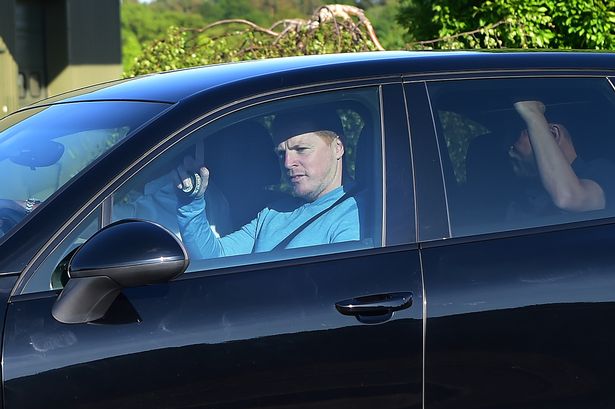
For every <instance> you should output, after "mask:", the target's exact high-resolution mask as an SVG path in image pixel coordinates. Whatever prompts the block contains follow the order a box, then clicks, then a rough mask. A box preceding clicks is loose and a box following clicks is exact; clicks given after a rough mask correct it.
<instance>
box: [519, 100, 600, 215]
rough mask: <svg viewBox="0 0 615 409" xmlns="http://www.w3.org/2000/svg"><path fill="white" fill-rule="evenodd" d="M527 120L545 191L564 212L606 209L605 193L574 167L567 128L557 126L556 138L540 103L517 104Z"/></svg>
mask: <svg viewBox="0 0 615 409" xmlns="http://www.w3.org/2000/svg"><path fill="white" fill-rule="evenodd" d="M515 109H516V110H517V112H518V113H519V114H520V115H521V117H522V118H523V120H524V121H525V123H526V125H527V129H528V133H529V138H530V141H531V145H532V150H533V152H534V157H535V158H536V165H537V167H538V172H539V174H540V178H541V181H542V183H543V186H544V187H545V190H546V191H547V193H548V194H549V196H550V197H551V199H552V200H553V203H554V204H555V205H556V206H557V207H559V208H560V209H564V210H569V211H575V212H582V211H588V210H598V209H603V208H604V206H605V198H604V191H603V190H602V188H601V187H600V185H599V184H598V183H596V182H595V181H593V180H590V179H579V178H578V177H577V175H576V173H575V172H574V170H573V169H572V167H571V166H570V164H571V163H572V161H573V160H574V159H575V158H576V152H575V151H574V147H573V145H572V141H571V139H570V136H569V135H568V134H567V131H566V130H565V128H562V127H558V126H557V125H555V128H554V132H555V133H556V134H555V136H554V134H553V132H552V130H551V128H550V125H549V123H548V122H547V119H546V118H545V116H544V109H545V107H544V104H543V103H542V102H540V101H522V102H517V103H515Z"/></svg>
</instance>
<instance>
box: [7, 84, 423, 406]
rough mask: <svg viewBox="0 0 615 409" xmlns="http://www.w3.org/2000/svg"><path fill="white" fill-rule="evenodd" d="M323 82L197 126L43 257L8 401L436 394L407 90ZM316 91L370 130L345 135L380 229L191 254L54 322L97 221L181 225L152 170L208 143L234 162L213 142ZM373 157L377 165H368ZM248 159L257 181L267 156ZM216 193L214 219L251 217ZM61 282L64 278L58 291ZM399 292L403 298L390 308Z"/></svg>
mask: <svg viewBox="0 0 615 409" xmlns="http://www.w3.org/2000/svg"><path fill="white" fill-rule="evenodd" d="M329 88H331V86H329ZM317 91H318V92H313V91H312V92H311V93H310V94H306V95H301V94H297V95H290V96H289V95H285V98H284V99H283V100H281V101H277V100H275V99H273V98H272V97H271V96H269V97H267V98H268V100H265V101H264V102H263V101H259V103H258V104H254V105H255V106H253V107H249V108H245V109H239V110H237V111H236V112H234V113H232V114H231V115H228V116H226V117H224V118H221V119H219V120H214V121H213V122H211V123H209V122H207V123H206V122H205V121H203V122H202V124H197V125H196V126H195V127H193V128H192V130H193V132H192V131H191V133H185V134H180V135H179V136H178V137H177V138H178V139H177V144H176V145H175V146H174V147H172V148H171V149H169V150H168V151H167V152H164V153H162V154H161V155H160V156H158V157H156V158H154V159H153V160H149V159H148V160H146V161H145V162H151V164H150V165H148V166H146V167H144V168H143V169H140V168H139V167H136V169H137V170H136V171H135V172H133V176H132V177H131V178H129V179H128V181H126V182H125V183H123V184H122V185H120V186H116V187H113V188H111V190H110V195H108V196H107V198H106V199H105V200H104V201H103V202H101V203H100V205H99V206H98V207H96V209H95V210H94V211H93V212H92V213H90V214H89V215H87V216H83V218H82V221H81V222H80V223H79V224H78V225H77V227H76V228H74V229H72V230H71V231H70V232H68V231H67V232H64V233H62V234H64V235H65V236H66V238H65V239H64V241H63V242H62V243H61V244H60V245H58V246H57V248H56V250H54V251H53V252H52V253H51V254H50V255H49V256H48V257H47V258H46V259H45V260H41V261H40V262H38V263H33V264H32V265H33V266H34V267H33V268H32V270H31V271H29V272H28V274H29V275H28V276H27V277H25V278H24V279H23V280H22V281H21V283H22V284H21V285H22V287H21V288H20V290H19V291H17V294H15V295H13V297H12V298H11V301H10V304H9V306H8V312H7V317H6V324H5V333H4V347H3V351H2V353H3V386H4V402H5V407H6V408H7V409H10V408H30V407H32V408H33V407H41V406H48V407H64V408H68V407H81V408H85V407H87V408H98V407H101V408H102V407H105V408H107V407H116V408H124V407H125V408H129V407H130V408H134V407H147V408H163V407H164V408H186V407H211V408H214V407H215V408H231V407H233V408H251V407H278V408H279V407H288V408H290V407H302V408H304V407H310V408H326V407H340V408H341V407H348V408H362V407H365V408H372V407H378V408H398V407H419V406H420V405H421V404H422V376H423V369H422V365H423V361H422V347H423V345H422V343H423V321H422V317H423V310H422V304H423V302H422V300H423V296H422V278H421V270H420V263H419V257H418V250H417V246H416V244H415V237H416V235H415V231H414V205H413V200H412V198H413V191H412V183H411V181H412V177H411V166H410V162H409V157H410V155H409V140H408V133H407V126H406V125H405V124H406V122H405V121H406V117H405V111H404V104H403V90H402V87H401V85H400V84H398V83H397V84H388V85H380V84H378V83H373V84H370V85H367V86H366V85H363V86H361V87H356V88H353V87H351V86H345V87H344V88H342V89H338V90H330V89H318V90H317ZM244 102H245V101H244ZM308 103H310V104H321V106H322V107H323V109H324V108H325V107H327V106H337V108H338V111H337V113H338V115H340V117H341V118H342V119H343V120H344V128H345V133H346V137H347V138H348V139H351V138H354V139H355V142H356V139H357V138H359V141H366V142H360V143H361V144H363V145H366V147H365V148H361V147H360V146H358V145H355V146H352V148H351V145H350V143H349V145H348V147H347V153H348V155H349V156H350V152H351V151H354V153H353V154H352V155H353V158H351V159H349V161H350V163H351V165H349V166H350V169H351V170H352V172H353V173H354V175H353V176H354V178H355V179H356V181H357V182H358V183H359V182H361V180H364V181H365V183H368V184H369V185H368V187H366V188H365V191H366V192H369V193H368V198H369V199H368V202H369V206H370V209H369V211H366V212H365V214H364V217H365V218H364V219H363V220H364V221H365V226H366V227H368V228H367V229H365V233H363V232H362V240H361V241H358V242H355V243H338V244H333V245H323V246H313V247H310V248H304V249H301V248H299V249H293V250H287V251H286V252H281V253H275V254H271V255H268V254H260V255H253V254H248V255H244V256H235V257H223V258H219V259H215V260H196V259H192V260H191V264H190V267H189V269H188V271H187V272H186V273H184V274H183V275H182V276H180V277H179V278H177V279H175V280H173V281H171V282H168V283H162V284H156V285H149V286H141V287H134V288H126V289H124V290H123V291H122V293H121V295H120V296H119V297H118V298H117V299H116V300H115V302H114V303H113V304H112V305H111V307H110V309H109V310H108V311H107V314H106V315H105V316H104V317H103V318H102V319H99V320H96V321H94V322H87V323H77V324H64V323H60V322H59V321H57V320H56V319H54V317H53V316H52V308H53V306H54V303H55V302H56V300H57V297H58V293H59V292H60V291H61V287H62V285H63V283H64V282H65V280H66V276H64V275H63V274H64V272H63V271H62V268H61V267H60V268H58V265H59V264H60V263H61V261H62V259H65V257H66V254H68V253H69V252H70V251H71V250H72V249H73V248H74V247H75V245H77V244H78V243H80V242H82V241H84V240H86V239H87V238H88V237H89V236H90V235H91V230H92V229H94V230H96V226H97V225H98V223H100V222H101V221H102V224H106V223H108V222H110V221H112V220H121V219H123V218H126V217H140V218H144V219H148V220H151V221H153V222H156V223H159V224H161V225H164V226H165V227H166V228H167V229H168V230H169V231H171V232H174V233H177V232H175V231H174V225H173V224H174V221H173V220H174V218H168V217H167V216H168V212H165V210H169V209H168V208H166V209H162V210H161V209H160V208H159V209H158V210H155V211H154V210H152V209H153V207H154V202H155V201H157V200H159V201H161V202H163V201H164V197H163V193H164V189H163V188H160V186H158V185H155V186H158V187H157V188H155V189H153V190H150V191H151V192H153V193H152V194H153V195H154V196H152V197H150V196H148V189H147V188H146V187H147V186H149V187H151V186H152V185H151V183H150V182H151V180H152V179H151V177H153V175H157V174H160V172H161V171H162V170H163V169H167V167H168V166H169V165H171V168H173V167H174V166H175V162H173V161H174V160H176V159H177V157H178V156H177V155H178V154H180V153H181V154H182V155H183V154H184V153H185V152H191V153H195V154H196V155H199V153H198V151H199V149H203V152H201V153H203V154H204V155H209V156H210V159H211V161H212V162H211V163H214V162H215V159H216V157H222V158H224V159H225V160H224V161H222V162H225V161H232V160H233V158H234V156H232V155H231V156H229V155H228V154H223V153H222V151H221V150H220V149H223V147H224V146H228V145H229V144H228V143H225V142H224V141H225V140H224V139H220V141H219V142H215V143H214V142H212V141H213V140H214V139H213V136H212V135H218V134H221V133H222V134H223V133H224V132H223V131H224V129H227V128H229V129H230V127H227V125H229V124H234V123H240V122H242V121H251V120H254V119H255V118H259V120H260V122H250V123H251V124H252V126H253V131H254V128H255V127H257V126H261V125H265V127H266V125H267V121H268V118H270V115H271V113H272V112H275V110H276V109H279V106H282V105H283V106H286V105H284V104H287V105H288V104H290V105H293V106H294V107H301V106H302V105H306V104H308ZM280 104H282V105H280ZM335 104H338V105H335ZM244 105H249V103H245V104H244ZM268 115H269V116H268ZM242 123H243V122H242ZM225 127H226V128H225ZM194 129H196V130H194ZM233 129H235V128H233ZM365 135H367V137H364V136H365ZM231 136H233V135H231ZM234 136H235V137H238V134H235V135H234ZM227 137H228V135H227ZM203 140H204V142H197V141H203ZM237 140H238V139H233V140H232V141H237ZM209 142H212V143H211V144H210V143H209ZM226 142H228V141H226ZM202 143H205V144H206V145H207V146H206V147H205V148H203V147H202ZM230 146H231V147H233V143H230ZM234 148H237V145H236V144H235V146H234ZM253 149H254V152H255V150H256V148H253ZM235 154H236V155H239V153H237V152H235ZM180 157H181V156H180ZM362 158H365V159H366V161H367V162H366V163H367V165H360V163H365V162H361V161H362V160H363V159H362ZM145 162H144V163H145ZM226 164H228V163H222V164H221V166H223V165H226ZM167 170H168V169H167ZM249 171H250V172H252V174H251V175H250V176H253V177H252V178H250V180H249V181H248V182H250V181H254V180H257V179H258V175H259V172H261V171H262V169H260V168H259V167H256V168H252V169H249ZM229 172H231V171H229ZM229 174H230V173H229ZM240 174H241V175H243V176H245V175H246V172H245V171H244V172H240ZM215 175H216V174H215V173H214V172H213V171H212V180H211V182H212V185H213V183H214V182H215V183H218V188H219V190H220V191H221V192H222V193H223V194H224V197H225V198H226V202H229V203H231V204H233V203H234V204H235V205H237V203H247V202H249V200H248V198H246V197H245V195H244V197H241V195H239V198H238V199H236V200H237V202H233V200H234V199H233V197H234V196H233V193H232V192H231V190H232V188H233V187H235V186H236V185H235V183H240V182H241V181H240V180H235V181H234V182H233V183H232V184H228V183H227V182H226V181H224V180H223V178H218V179H217V180H216V179H215ZM143 180H147V181H148V182H147V183H146V182H143ZM136 187H138V189H137V188H136ZM212 189H213V188H212ZM246 189H247V187H246ZM134 192H138V194H137V196H138V197H137V198H136V199H135V196H134V194H135V193H134ZM277 193H280V192H277ZM282 193H283V192H282ZM212 194H213V193H212ZM161 195H162V196H161ZM210 203H216V199H215V198H211V199H208V206H209V204H210ZM218 203H219V204H220V206H219V207H220V208H219V211H218V214H217V215H214V214H213V213H212V214H211V215H210V214H209V213H208V216H207V217H208V218H209V217H211V218H212V219H213V218H215V217H217V218H218V219H217V220H219V222H216V223H217V225H216V228H218V229H222V226H224V222H223V220H224V218H225V215H228V214H230V216H231V218H235V219H236V218H237V217H239V216H238V215H237V214H236V212H233V210H234V209H235V208H234V207H233V205H230V206H229V208H227V209H226V211H225V210H224V201H220V202H218ZM212 207H213V206H212ZM208 210H209V209H208ZM214 213H215V212H214ZM227 213H228V214H227ZM212 224H213V223H212ZM362 231H363V226H362ZM50 282H51V285H52V286H53V287H54V288H57V289H56V290H53V291H44V290H45V287H46V286H47V287H48V285H49V283H50ZM409 301H411V302H409ZM357 304H358V305H359V306H362V307H364V308H363V309H361V310H360V312H356V310H353V308H355V307H356V305H357ZM383 305H384V308H385V311H386V312H385V313H383V312H382V311H383V310H382V308H383ZM391 305H394V306H396V307H398V308H396V309H399V310H398V311H395V312H389V310H386V308H389V307H390V306H391ZM374 308H375V309H374Z"/></svg>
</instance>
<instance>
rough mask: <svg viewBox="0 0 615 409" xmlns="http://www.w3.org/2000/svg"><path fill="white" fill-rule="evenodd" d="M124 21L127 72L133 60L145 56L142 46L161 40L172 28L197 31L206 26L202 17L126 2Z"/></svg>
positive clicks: (123, 39)
mask: <svg viewBox="0 0 615 409" xmlns="http://www.w3.org/2000/svg"><path fill="white" fill-rule="evenodd" d="M121 18H122V22H121V23H122V54H123V56H122V60H123V65H124V70H125V71H126V70H130V68H131V66H132V65H133V63H134V59H135V58H136V57H137V56H138V55H140V54H141V53H142V52H143V46H144V45H145V44H147V43H149V42H151V41H153V40H155V39H157V38H160V37H162V36H163V35H164V34H165V33H166V32H167V29H168V28H169V27H170V26H181V27H188V28H196V27H203V26H204V25H205V22H204V21H203V18H202V17H201V16H200V15H199V14H187V13H183V12H180V11H171V10H166V11H165V10H156V9H155V8H153V7H152V6H150V5H147V4H139V3H137V2H123V3H122V7H121Z"/></svg>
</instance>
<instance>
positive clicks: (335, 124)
mask: <svg viewBox="0 0 615 409" xmlns="http://www.w3.org/2000/svg"><path fill="white" fill-rule="evenodd" d="M317 131H329V132H333V133H335V134H336V135H337V136H339V137H340V139H342V142H343V141H344V129H343V127H342V121H341V120H340V118H339V116H338V115H337V113H336V112H335V109H333V108H330V107H309V108H300V109H292V110H288V111H282V112H279V113H278V114H276V116H275V119H274V120H273V128H272V137H273V143H274V144H275V145H278V144H280V143H282V142H284V141H285V140H287V139H288V138H291V137H293V136H296V135H301V134H304V133H308V132H317Z"/></svg>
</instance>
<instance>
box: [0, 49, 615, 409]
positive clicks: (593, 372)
mask: <svg viewBox="0 0 615 409" xmlns="http://www.w3.org/2000/svg"><path fill="white" fill-rule="evenodd" d="M614 69H615V55H614V54H603V53H565V52H553V53H551V52H549V53H534V52H526V53H478V52H472V53H467V52H455V53H436V52H433V53H432V52H425V53H405V52H399V53H370V54H353V55H343V56H326V57H305V58H298V59H292V58H291V59H280V60H272V61H262V62H256V63H242V64H236V65H224V66H215V67H206V68H198V69H188V70H181V71H177V72H172V73H167V74H155V75H151V76H147V77H144V78H141V79H135V80H123V81H120V82H117V83H110V84H106V85H103V86H100V87H94V88H89V89H84V90H81V91H77V92H76V93H74V94H67V95H65V96H64V97H58V98H52V99H49V100H46V101H43V102H41V103H40V104H41V105H45V104H51V103H69V102H70V103H73V102H77V101H93V100H116V99H125V100H133V101H161V102H165V103H168V104H169V109H168V110H166V111H165V112H164V113H163V114H161V115H159V116H157V117H154V118H152V119H151V121H149V122H148V123H146V124H145V125H144V126H143V127H142V128H140V129H139V130H138V132H135V133H134V134H133V135H132V136H131V137H130V138H128V139H126V140H125V141H123V142H122V143H120V144H118V146H117V147H115V148H114V149H112V150H110V151H109V152H108V153H107V154H106V156H104V157H103V158H102V159H101V160H100V161H99V162H97V163H94V164H93V165H92V166H91V167H90V168H89V169H88V172H85V173H83V174H82V175H81V176H80V177H78V178H76V179H75V180H74V181H72V182H71V183H69V184H68V185H67V186H65V187H64V188H63V189H62V190H61V191H59V192H58V193H57V196H56V198H55V199H54V200H52V201H50V202H49V203H46V204H45V205H44V206H41V208H39V209H37V210H36V212H34V213H33V214H32V215H31V217H30V218H29V219H27V220H26V221H25V222H24V223H23V225H22V226H21V228H20V229H19V230H17V231H16V232H15V233H14V234H13V235H12V236H11V237H9V238H8V239H7V240H5V241H4V242H3V243H2V244H0V273H4V274H5V275H4V276H1V277H0V280H2V282H3V283H6V285H7V286H11V287H12V284H13V282H14V281H15V280H16V279H17V273H20V272H22V276H21V278H20V280H19V282H18V284H17V286H16V287H15V288H14V289H13V294H12V296H11V299H10V301H9V304H8V312H7V319H6V325H5V331H4V348H3V351H2V353H3V376H4V379H3V386H4V402H5V407H6V408H7V409H12V408H28V407H40V406H43V405H47V406H49V405H50V404H51V405H54V406H62V407H66V408H68V407H89V408H98V407H109V406H115V407H117V408H123V407H153V408H155V407H165V408H167V407H177V408H180V407H212V408H214V407H215V408H248V407H265V408H267V407H271V408H273V407H276V408H282V407H283V408H291V407H302V408H306V407H309V408H323V409H324V408H328V407H337V408H343V407H348V408H363V407H365V408H373V407H377V408H400V407H404V408H418V407H422V408H425V409H432V408H449V407H451V408H452V407H455V408H479V407H480V408H496V407H498V408H499V407H506V408H524V409H527V408H538V407H541V408H542V407H545V406H548V407H552V408H561V409H567V408H572V407H578V406H581V405H583V406H584V407H591V408H602V407H609V406H612V404H613V402H614V401H615V395H614V394H613V392H612V389H611V388H610V380H612V379H613V377H614V376H615V374H614V373H613V369H612V368H614V367H615V365H614V363H613V359H611V356H612V355H613V354H612V352H613V351H612V349H613V345H615V343H614V342H613V336H614V334H615V333H614V332H613V331H612V330H611V329H610V328H609V325H608V324H609V323H610V319H611V318H612V317H613V314H614V313H615V309H614V308H613V306H614V305H615V304H613V301H614V299H613V297H614V296H613V294H614V293H613V290H614V286H615V275H614V274H613V266H614V263H615V260H613V257H612V253H613V252H612V251H611V250H610V249H611V248H612V247H613V245H615V243H614V242H613V237H614V236H613V227H612V223H613V219H602V220H595V221H583V222H578V223H570V224H565V225H555V226H548V227H544V226H540V227H537V228H532V229H525V230H517V231H506V232H496V233H491V234H483V235H478V236H470V237H460V238H456V237H453V235H452V232H451V226H450V217H449V216H450V215H449V210H448V207H447V193H450V192H447V189H448V188H449V187H448V186H447V185H446V183H445V177H444V170H443V169H444V167H445V164H444V160H445V159H444V158H442V157H441V156H440V150H439V148H441V147H440V146H439V143H440V141H439V140H438V138H437V133H438V130H437V129H436V126H435V121H434V118H433V115H434V114H433V112H432V106H431V101H430V100H429V93H428V92H427V86H426V83H427V81H429V80H432V79H438V80H441V79H444V80H446V79H451V78H455V79H460V78H478V77H485V78H488V77H515V76H523V75H530V76H537V77H539V76H542V75H550V76H562V77H567V76H590V75H603V76H604V75H606V74H608V73H612V72H613V70H614ZM611 75H612V74H611ZM403 82H406V83H405V84H403V85H402V83H403ZM366 84H369V85H376V86H379V87H380V89H381V90H382V101H381V103H382V107H383V112H382V115H383V123H382V128H383V129H382V130H383V132H382V133H383V134H384V138H385V140H384V142H385V143H384V152H383V162H384V164H385V175H384V176H385V177H384V178H383V181H382V185H383V189H384V190H383V193H384V194H383V197H384V199H383V203H382V208H383V223H384V224H383V226H384V227H383V232H384V234H383V240H382V241H383V243H384V244H385V245H386V247H383V248H374V249H368V250H359V251H354V252H346V253H339V254H335V253H332V254H327V255H322V256H314V257H307V258H303V259H289V260H284V261H277V262H270V263H262V264H258V265H248V266H238V267H237V266H236V267H229V268H221V269H215V270H207V271H200V272H194V273H190V274H185V275H183V276H182V277H180V278H179V279H176V280H174V281H171V282H168V283H162V284H156V285H151V286H142V287H137V288H130V289H125V290H124V291H123V293H122V296H121V297H120V299H118V301H117V302H116V303H115V304H114V307H113V310H112V311H111V312H110V313H109V314H108V315H107V316H106V317H105V318H103V319H102V320H100V321H97V322H93V323H87V324H70V325H69V324H61V323H59V322H58V321H56V320H55V319H54V318H53V317H52V315H51V310H52V307H53V304H54V302H55V300H56V298H57V296H58V293H59V292H58V291H49V292H44V293H36V294H21V291H22V290H23V288H24V283H25V282H26V280H27V279H28V277H29V276H28V275H29V274H32V273H33V271H34V269H35V268H36V267H38V266H39V265H40V263H41V260H42V259H43V258H44V256H45V255H47V254H49V253H50V252H52V251H53V249H54V246H55V245H57V244H58V243H59V242H60V240H61V239H62V237H63V235H65V234H67V232H69V231H70V230H71V229H72V228H73V227H75V226H76V225H77V224H78V223H79V221H80V220H81V219H83V218H84V217H86V216H87V215H88V214H90V213H92V212H98V213H99V214H100V219H101V224H106V223H107V222H108V220H105V216H104V212H105V206H108V205H109V204H108V203H107V202H105V198H106V197H107V196H108V195H109V194H110V193H111V192H112V191H113V190H114V189H117V187H118V186H119V185H120V184H121V183H122V180H123V178H127V177H130V176H131V175H133V174H134V173H135V172H137V171H138V170H139V169H141V168H142V167H143V166H145V165H146V164H147V163H148V162H149V161H152V160H154V159H155V158H156V157H158V156H159V155H160V154H161V153H163V152H164V151H165V150H167V149H169V147H171V146H172V145H173V144H175V143H177V142H178V141H179V140H181V139H182V138H183V137H184V136H185V135H187V134H188V133H189V132H190V131H191V130H193V129H196V128H197V127H200V126H203V124H206V123H208V122H209V121H211V120H214V119H216V118H220V117H222V116H224V115H227V114H229V113H233V112H235V111H236V110H238V109H243V108H245V107H247V106H250V105H251V104H257V103H260V102H262V101H268V100H270V99H275V98H285V97H288V96H292V95H302V94H309V93H313V92H320V91H323V90H324V91H326V90H333V89H344V88H352V87H355V86H359V85H366ZM62 98H64V99H62ZM69 198H70V200H69ZM415 203H416V205H415ZM50 274H51V273H50ZM0 285H3V284H2V283H0ZM398 292H404V293H412V297H413V300H412V305H411V306H410V307H409V308H408V309H404V310H402V311H398V312H395V313H394V314H393V315H392V317H390V319H388V320H387V319H384V320H380V321H378V320H375V321H374V320H372V321H370V320H369V319H367V320H365V319H364V320H363V321H360V320H358V319H357V318H356V317H352V316H345V315H342V314H341V313H340V312H339V311H338V310H337V309H336V306H335V305H336V303H338V302H340V301H342V300H348V299H352V298H356V297H362V296H374V295H382V294H385V295H386V294H393V293H398ZM1 293H2V292H0V294H1ZM7 298H8V295H7ZM2 301H3V300H1V299H0V302H2ZM3 305H4V304H3ZM110 379H115V380H116V381H115V382H109V380H110Z"/></svg>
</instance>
